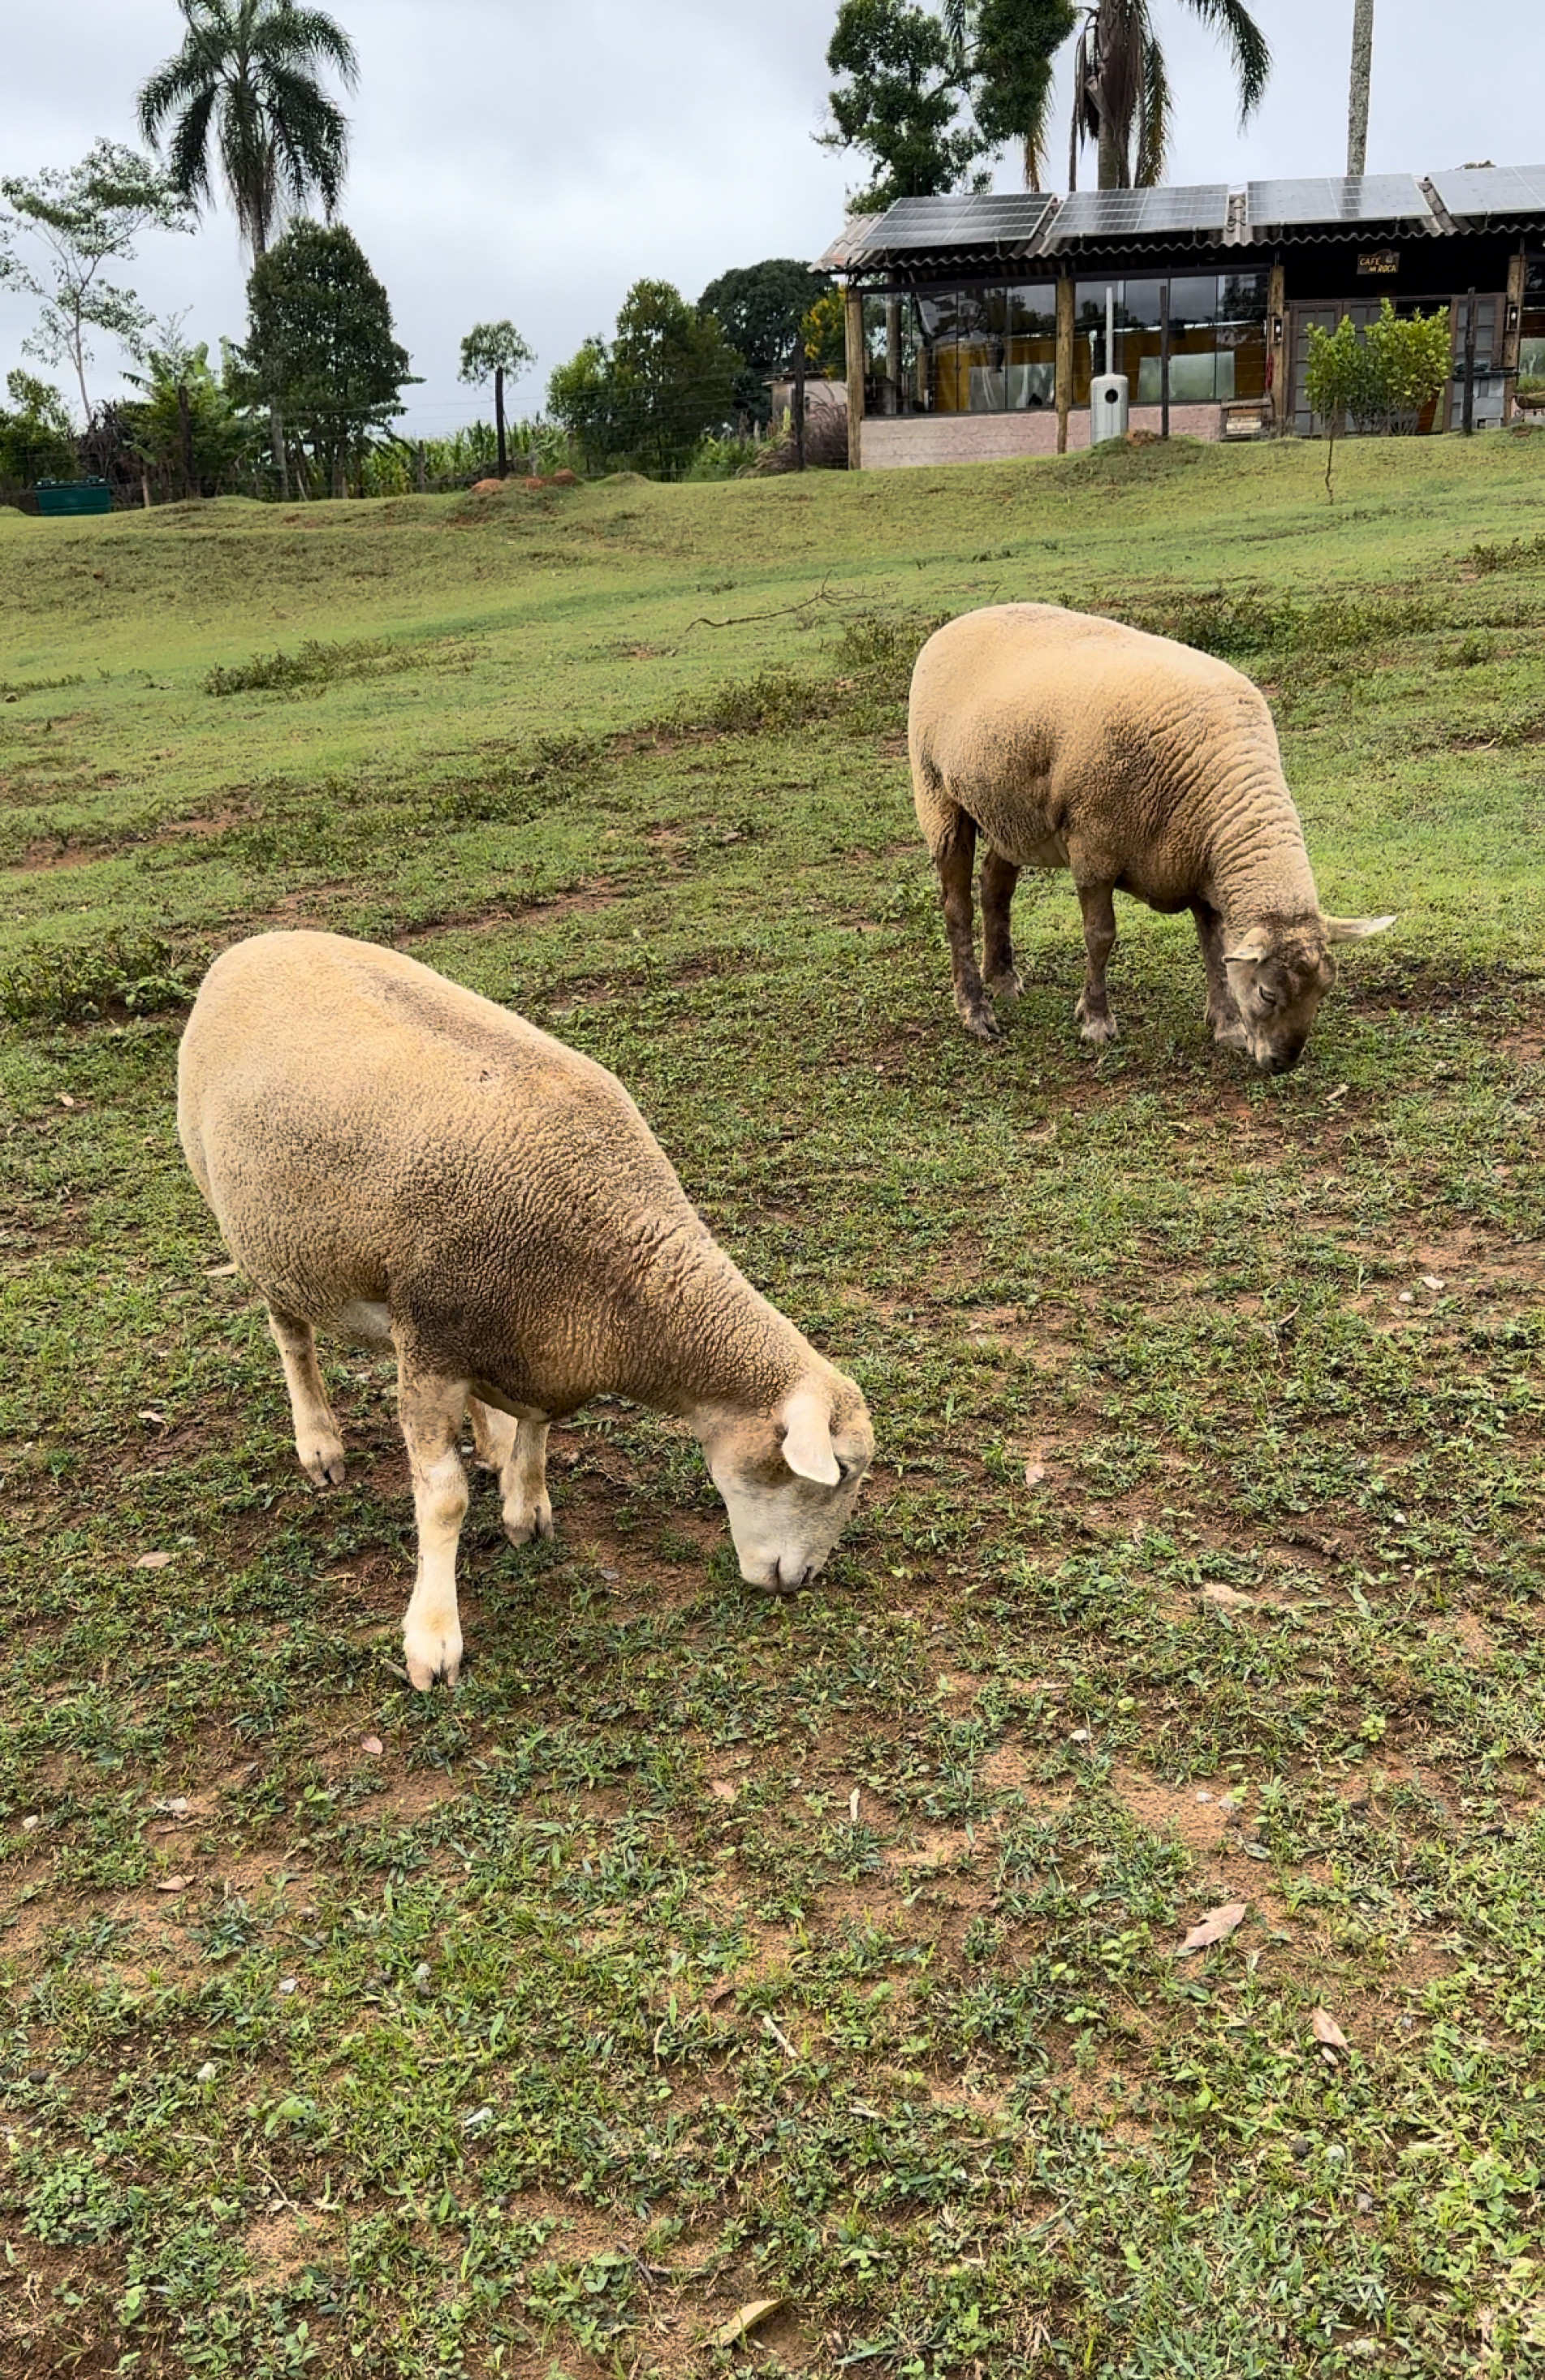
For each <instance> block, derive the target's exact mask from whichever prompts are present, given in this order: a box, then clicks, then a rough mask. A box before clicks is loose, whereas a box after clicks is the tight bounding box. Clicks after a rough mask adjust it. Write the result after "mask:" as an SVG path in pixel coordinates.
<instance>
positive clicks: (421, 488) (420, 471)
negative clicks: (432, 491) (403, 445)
mask: <svg viewBox="0 0 1545 2380" xmlns="http://www.w3.org/2000/svg"><path fill="white" fill-rule="evenodd" d="M413 485H414V486H415V487H416V488H417V490H418V492H419V493H420V495H423V494H424V492H426V490H427V489H428V486H429V456H428V455H426V454H425V453H424V442H423V440H422V439H421V438H420V441H419V443H418V444H417V446H415V447H414V449H413Z"/></svg>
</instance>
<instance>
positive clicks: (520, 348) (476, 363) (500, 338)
mask: <svg viewBox="0 0 1545 2380" xmlns="http://www.w3.org/2000/svg"><path fill="white" fill-rule="evenodd" d="M535 361H536V353H535V350H534V349H533V348H531V347H529V346H527V344H526V342H525V340H524V339H523V338H522V337H521V335H520V334H519V332H518V331H517V329H516V327H515V324H514V323H513V322H478V323H476V324H475V325H474V326H473V328H472V329H471V330H470V331H468V334H467V336H466V337H465V338H464V339H463V341H462V343H461V370H460V372H459V373H458V374H457V378H458V379H460V380H462V381H464V382H465V383H466V384H467V385H468V387H469V388H486V387H487V385H488V383H489V382H490V381H491V380H492V381H493V427H494V434H495V436H496V437H497V439H498V442H499V477H500V478H501V480H502V479H504V478H505V475H506V473H507V472H508V470H509V457H508V455H507V453H506V451H505V373H506V372H509V373H511V374H512V375H514V376H515V377H517V378H518V376H519V374H520V373H521V372H523V371H529V370H530V368H531V366H532V365H533V364H534V363H535Z"/></svg>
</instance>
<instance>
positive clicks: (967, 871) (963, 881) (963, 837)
mask: <svg viewBox="0 0 1545 2380" xmlns="http://www.w3.org/2000/svg"><path fill="white" fill-rule="evenodd" d="M976 856H977V822H976V820H975V819H973V818H967V815H966V812H965V811H964V810H956V812H955V823H954V825H953V826H952V827H951V829H950V832H949V833H948V834H947V835H946V837H945V839H944V841H943V844H942V845H941V846H940V848H939V850H938V851H937V852H935V854H934V863H935V865H936V866H937V868H938V870H939V889H940V891H941V892H943V896H944V931H945V933H946V935H947V936H948V938H949V945H950V972H951V974H952V976H953V977H954V978H955V1007H956V1009H957V1010H958V1011H959V1014H960V1018H961V1022H962V1023H963V1024H964V1026H965V1027H966V1030H967V1033H974V1034H975V1035H976V1037H977V1039H978V1040H979V1041H995V1040H996V1039H997V1038H998V1020H997V1018H996V1017H995V1016H994V1015H993V1014H992V1003H991V1001H990V1000H989V999H988V997H987V994H986V992H985V990H983V988H982V980H981V976H980V974H979V970H978V967H977V953H976V949H975V944H974V941H973V937H972V930H971V929H972V922H973V920H972V911H971V868H972V864H973V862H974V861H975V859H976Z"/></svg>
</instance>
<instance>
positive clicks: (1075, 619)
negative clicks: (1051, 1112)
mask: <svg viewBox="0 0 1545 2380" xmlns="http://www.w3.org/2000/svg"><path fill="white" fill-rule="evenodd" d="M908 743H909V746H910V750H911V757H912V790H913V795H914V798H915V800H916V803H917V808H918V823H919V824H920V826H921V828H922V831H923V834H924V837H925V838H926V840H927V843H928V847H929V849H930V851H931V853H932V855H933V858H934V861H935V863H936V865H937V867H938V870H939V881H940V888H941V891H942V892H943V905H944V923H945V930H946V932H947V934H948V937H949V946H950V960H951V966H952V971H953V974H954V978H955V1006H956V1008H957V1009H958V1010H959V1012H960V1014H961V1016H962V1018H963V1019H964V1021H965V1023H966V1026H967V1030H968V1031H970V1032H972V1033H974V1034H976V1035H977V1036H978V1038H979V1039H981V1040H984V1041H986V1040H991V1039H993V1038H995V1037H996V1035H997V1032H998V1025H997V1020H996V1018H995V1016H994V1015H993V1013H992V1006H991V1000H990V999H989V997H988V994H989V991H996V992H1000V993H1003V994H1004V995H1006V996H1008V997H1013V996H1015V995H1016V994H1017V993H1018V992H1019V991H1020V990H1021V989H1022V986H1021V984H1020V980H1019V977H1018V975H1017V973H1016V968H1015V964H1014V948H1013V943H1012V941H1011V938H1010V933H1009V905H1010V903H1011V902H1012V900H1013V898H1014V888H1015V884H1016V881H1017V880H1018V876H1019V871H1020V869H1021V868H1069V869H1071V871H1072V875H1073V881H1074V884H1075V885H1076V887H1077V893H1078V902H1079V905H1080V907H1081V909H1082V911H1083V918H1084V941H1085V947H1086V949H1087V951H1088V954H1089V965H1088V969H1087V972H1086V974H1085V978H1084V989H1083V993H1082V996H1081V997H1080V999H1079V1001H1078V1003H1077V1009H1076V1011H1075V1014H1076V1015H1077V1018H1078V1021H1079V1023H1080V1024H1081V1026H1082V1027H1083V1038H1084V1039H1085V1040H1086V1041H1096V1042H1103V1041H1113V1040H1114V1038H1115V1034H1116V1024H1115V1019H1114V1017H1113V1015H1112V1014H1111V1009H1110V1002H1109V999H1108V996H1107V993H1106V989H1105V968H1106V965H1107V962H1108V960H1109V958H1110V955H1111V952H1112V950H1113V947H1114V944H1115V939H1116V924H1115V905H1114V902H1113V897H1112V896H1113V894H1114V893H1115V892H1129V893H1131V894H1132V895H1133V896H1134V897H1135V898H1136V899H1137V900H1139V901H1143V902H1146V903H1147V904H1148V906H1149V907H1150V909H1159V910H1162V911H1163V912H1165V913H1166V914H1171V913H1173V912H1174V911H1176V910H1179V909H1189V910H1190V911H1191V914H1192V916H1193V917H1195V919H1196V923H1197V934H1198V940H1199V941H1200V943H1201V951H1202V959H1203V962H1204V964H1205V965H1206V969H1207V1021H1208V1023H1209V1024H1210V1026H1211V1027H1212V1030H1213V1034H1214V1036H1215V1038H1217V1039H1218V1040H1219V1041H1222V1042H1225V1043H1227V1044H1228V1045H1229V1046H1230V1047H1232V1048H1235V1049H1240V1050H1248V1051H1249V1053H1250V1055H1251V1057H1252V1058H1253V1059H1254V1060H1255V1061H1256V1063H1257V1064H1258V1065H1260V1066H1265V1067H1267V1068H1269V1069H1270V1071H1271V1073H1272V1074H1281V1073H1283V1072H1284V1071H1285V1070H1286V1069H1287V1068H1288V1067H1290V1066H1293V1065H1296V1063H1297V1061H1298V1058H1299V1056H1300V1054H1301V1053H1302V1050H1303V1047H1304V1043H1305V1041H1306V1040H1307V1038H1308V1030H1309V1027H1310V1026H1311V1025H1312V1024H1313V1022H1314V1018H1315V1013H1316V1011H1317V1010H1318V1008H1319V1006H1320V1002H1321V1000H1322V999H1323V998H1324V996H1325V994H1326V992H1327V991H1328V990H1330V988H1331V986H1332V983H1333V982H1334V981H1335V962H1334V960H1333V959H1332V957H1331V954H1330V945H1331V944H1332V942H1345V941H1361V940H1362V939H1363V937H1364V936H1365V935H1368V934H1378V933H1382V931H1383V930H1384V929H1385V927H1386V926H1392V925H1393V923H1394V919H1393V917H1325V916H1323V915H1322V913H1321V911H1320V898H1319V895H1318V893H1317V892H1316V891H1315V886H1314V877H1313V874H1312V872H1311V870H1310V868H1309V862H1308V853H1307V852H1306V850H1305V848H1304V832H1303V828H1302V827H1301V825H1300V824H1299V820H1298V813H1297V811H1296V809H1295V808H1294V807H1293V797H1292V795H1290V794H1289V792H1288V790H1287V783H1286V780H1285V779H1284V777H1283V766H1282V756H1281V754H1280V752H1279V750H1278V748H1277V736H1276V730H1275V728H1274V727H1273V726H1272V723H1271V711H1270V710H1269V709H1268V708H1267V704H1266V700H1265V698H1264V697H1263V696H1262V695H1261V694H1260V693H1259V690H1258V689H1257V688H1256V687H1255V686H1252V685H1251V684H1250V681H1249V679H1248V678H1247V677H1243V676H1241V674H1240V673H1239V672H1238V671H1237V670H1235V669H1230V667H1229V666H1228V664H1227V662H1221V661H1217V660H1214V659H1213V657H1212V656H1211V655H1210V654H1208V653H1198V652H1196V651H1194V650H1192V649H1191V647H1190V646H1188V645H1178V644H1174V643H1172V642H1171V641H1170V639H1169V638H1168V637H1150V636H1146V635H1144V634H1143V633H1142V631H1141V630H1139V629H1137V628H1127V627H1123V626H1122V625H1120V623H1119V622H1117V621H1114V620H1101V619H1094V618H1091V617H1089V615H1088V614H1087V613H1081V612H1066V611H1063V610H1062V609H1061V608H1060V607H1059V606H1057V605H1055V604H1052V603H1000V604H995V605H993V606H991V608H990V609H989V610H986V611H981V612H967V613H964V614H963V615H962V616H961V617H960V618H959V619H957V620H952V621H951V622H950V623H949V624H948V625H947V626H945V627H943V628H941V629H940V630H939V631H938V632H937V634H936V635H934V636H932V637H930V638H929V640H928V642H927V644H926V645H925V646H924V647H923V649H922V651H921V652H920V653H919V654H918V662H917V666H916V668H915V669H914V671H913V673H912V694H911V705H910V712H909V720H908ZM979 833H980V834H981V836H982V837H983V838H984V840H985V842H986V844H987V845H988V848H987V851H986V854H985V856H984V857H983V860H982V867H981V911H982V936H983V952H982V970H981V972H979V970H978V967H977V962H976V953H975V950H974V947H973V939H972V918H971V870H972V862H973V860H974V857H975V854H976V845H977V836H978V834H979ZM983 973H985V977H986V984H985V986H984V984H983V980H982V977H983Z"/></svg>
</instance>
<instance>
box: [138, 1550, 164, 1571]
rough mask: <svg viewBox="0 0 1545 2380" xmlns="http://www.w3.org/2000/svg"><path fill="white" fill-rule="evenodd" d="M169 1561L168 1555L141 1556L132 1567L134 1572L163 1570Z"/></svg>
mask: <svg viewBox="0 0 1545 2380" xmlns="http://www.w3.org/2000/svg"><path fill="white" fill-rule="evenodd" d="M171 1559H172V1557H171V1555H170V1554H141V1555H140V1559H139V1560H138V1561H137V1562H136V1563H135V1565H134V1567H135V1569H136V1570H164V1569H165V1567H166V1565H167V1563H168V1562H169V1561H170V1560H171Z"/></svg>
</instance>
